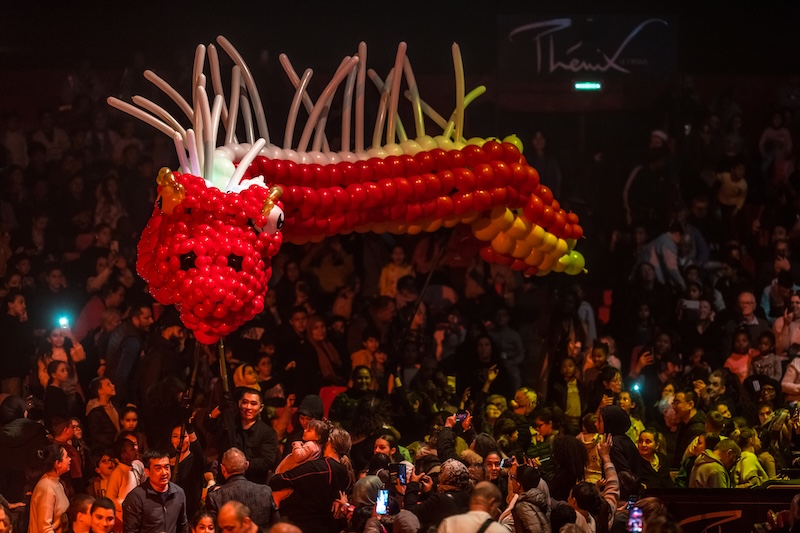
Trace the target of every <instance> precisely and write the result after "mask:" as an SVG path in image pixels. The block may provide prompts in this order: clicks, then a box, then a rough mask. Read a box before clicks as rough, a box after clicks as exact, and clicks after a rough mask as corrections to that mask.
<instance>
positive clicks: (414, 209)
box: [405, 202, 422, 223]
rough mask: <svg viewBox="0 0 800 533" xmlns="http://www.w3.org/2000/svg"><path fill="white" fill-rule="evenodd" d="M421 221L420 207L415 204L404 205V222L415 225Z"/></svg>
mask: <svg viewBox="0 0 800 533" xmlns="http://www.w3.org/2000/svg"><path fill="white" fill-rule="evenodd" d="M421 219H422V206H421V205H420V204H419V203H417V202H411V203H410V204H408V205H406V216H405V220H406V222H409V223H417V222H419V221H420V220H421Z"/></svg>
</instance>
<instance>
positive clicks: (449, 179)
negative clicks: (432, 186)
mask: <svg viewBox="0 0 800 533" xmlns="http://www.w3.org/2000/svg"><path fill="white" fill-rule="evenodd" d="M436 177H437V178H439V182H440V183H441V189H440V190H441V191H442V194H450V191H452V190H453V187H455V185H456V176H455V174H453V171H452V170H440V171H439V172H437V173H436Z"/></svg>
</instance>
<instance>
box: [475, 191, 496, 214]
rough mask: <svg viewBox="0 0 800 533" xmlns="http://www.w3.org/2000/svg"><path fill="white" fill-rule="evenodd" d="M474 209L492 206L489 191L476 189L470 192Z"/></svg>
mask: <svg viewBox="0 0 800 533" xmlns="http://www.w3.org/2000/svg"><path fill="white" fill-rule="evenodd" d="M472 197H473V201H474V209H475V211H485V210H487V209H489V208H490V207H492V195H491V194H489V191H484V190H477V191H475V192H474V193H472Z"/></svg>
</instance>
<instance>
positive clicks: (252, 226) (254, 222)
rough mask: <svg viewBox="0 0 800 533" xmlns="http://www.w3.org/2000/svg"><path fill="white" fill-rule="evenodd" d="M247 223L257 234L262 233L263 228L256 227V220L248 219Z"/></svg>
mask: <svg viewBox="0 0 800 533" xmlns="http://www.w3.org/2000/svg"><path fill="white" fill-rule="evenodd" d="M247 225H248V226H250V227H251V228H253V231H255V232H256V234H258V233H261V230H260V229H258V228H256V221H255V220H253V219H252V218H248V219H247Z"/></svg>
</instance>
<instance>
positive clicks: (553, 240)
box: [539, 233, 558, 253]
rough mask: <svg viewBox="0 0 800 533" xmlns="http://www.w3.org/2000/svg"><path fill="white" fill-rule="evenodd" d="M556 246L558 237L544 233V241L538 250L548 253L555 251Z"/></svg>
mask: <svg viewBox="0 0 800 533" xmlns="http://www.w3.org/2000/svg"><path fill="white" fill-rule="evenodd" d="M556 245H558V237H556V236H555V235H553V234H552V233H545V235H544V240H543V241H542V244H541V246H539V248H541V249H542V251H543V252H548V253H549V252H552V251H553V250H555V249H556Z"/></svg>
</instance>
